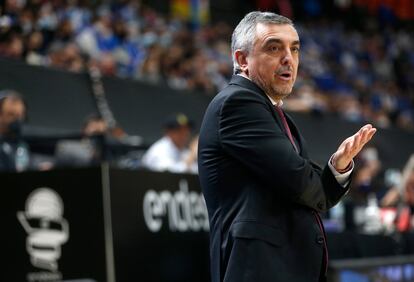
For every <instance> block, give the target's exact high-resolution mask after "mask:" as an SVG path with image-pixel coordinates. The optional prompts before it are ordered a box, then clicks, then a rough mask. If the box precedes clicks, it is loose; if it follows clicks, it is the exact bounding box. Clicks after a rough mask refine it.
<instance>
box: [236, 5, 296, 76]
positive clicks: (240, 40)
mask: <svg viewBox="0 0 414 282" xmlns="http://www.w3.org/2000/svg"><path fill="white" fill-rule="evenodd" d="M258 23H264V24H279V25H283V24H289V25H292V26H293V22H292V21H291V20H290V19H288V18H286V17H284V16H281V15H278V14H274V13H271V12H259V11H255V12H250V13H248V14H247V15H246V16H244V18H243V19H242V20H241V21H240V23H239V24H238V25H237V26H236V28H235V29H234V31H233V35H232V36H231V54H232V59H233V72H234V74H238V73H240V72H241V69H240V66H239V64H238V63H237V61H236V58H235V56H234V52H236V50H242V51H244V52H247V53H249V52H250V51H251V50H252V48H253V44H254V40H255V39H256V26H257V24H258Z"/></svg>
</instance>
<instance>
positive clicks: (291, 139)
mask: <svg viewBox="0 0 414 282" xmlns="http://www.w3.org/2000/svg"><path fill="white" fill-rule="evenodd" d="M275 108H276V111H277V113H278V114H279V117H280V119H281V120H282V123H283V126H284V127H285V132H286V135H287V136H288V138H289V140H290V143H292V145H293V147H294V148H295V151H296V152H297V153H299V150H298V147H296V144H295V141H294V140H293V136H292V133H291V132H290V129H289V125H288V123H287V120H286V117H285V114H284V113H283V111H282V109H281V108H280V107H278V106H275Z"/></svg>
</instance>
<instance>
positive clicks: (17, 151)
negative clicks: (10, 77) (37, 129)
mask: <svg viewBox="0 0 414 282" xmlns="http://www.w3.org/2000/svg"><path fill="white" fill-rule="evenodd" d="M25 119H26V104H25V102H24V100H23V97H22V96H21V95H20V94H19V93H17V92H16V91H13V90H4V91H2V92H1V94H0V170H1V171H9V172H13V171H17V172H20V171H24V170H26V169H28V168H29V164H30V156H29V148H28V145H27V143H26V142H25V141H24V140H23V138H22V135H21V130H22V124H23V122H24V121H25Z"/></svg>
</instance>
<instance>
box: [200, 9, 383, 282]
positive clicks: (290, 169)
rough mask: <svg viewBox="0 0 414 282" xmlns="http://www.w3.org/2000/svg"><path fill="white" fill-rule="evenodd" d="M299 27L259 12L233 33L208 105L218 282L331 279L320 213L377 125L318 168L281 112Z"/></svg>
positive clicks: (208, 172) (203, 135) (206, 174)
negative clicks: (221, 78)
mask: <svg viewBox="0 0 414 282" xmlns="http://www.w3.org/2000/svg"><path fill="white" fill-rule="evenodd" d="M299 47H300V42H299V36H298V34H297V32H296V30H295V28H294V27H293V24H292V22H291V21H290V20H289V19H287V18H285V17H283V16H279V15H276V14H273V13H261V12H252V13H249V14H248V15H246V16H245V17H244V19H243V20H242V21H241V22H240V23H239V24H238V26H237V27H236V29H235V30H234V32H233V36H232V56H233V62H234V70H235V75H234V76H233V78H232V80H231V81H230V83H229V85H228V87H226V88H225V89H224V90H223V91H221V92H220V93H219V94H218V95H217V96H216V97H215V98H214V99H213V101H212V102H211V103H210V105H209V107H208V109H207V111H206V113H205V116H204V120H203V123H202V126H201V131H200V139H199V159H198V160H199V174H200V182H201V186H202V189H203V192H204V196H205V199H206V203H207V208H208V212H209V220H210V248H211V275H212V281H214V282H219V281H225V282H230V281H234V282H243V281H246V282H247V281H248V282H265V281H266V282H267V281H269V282H280V281H283V282H293V281H294V282H301V281H302V282H312V281H315V282H316V281H325V280H326V270H327V263H328V253H327V248H326V241H325V236H324V230H323V226H322V222H321V219H320V217H319V214H318V212H320V211H326V210H327V209H329V208H330V207H332V206H334V205H335V204H336V203H337V202H338V201H339V200H340V198H341V197H342V196H343V195H344V194H345V193H346V192H347V190H348V186H349V181H350V179H349V178H350V174H351V172H352V168H353V161H352V159H353V157H354V156H355V155H356V154H357V153H358V152H359V151H360V150H361V148H362V147H363V146H364V145H365V144H366V143H367V142H368V141H369V140H370V139H371V138H372V136H373V135H374V133H375V131H376V129H375V128H373V127H372V126H371V125H366V126H364V127H362V128H361V129H360V130H359V131H358V132H357V133H356V134H354V135H353V136H351V137H349V138H347V139H346V140H345V141H344V142H343V143H342V144H341V145H340V146H339V148H338V150H337V151H336V152H335V153H334V154H333V155H332V157H331V159H330V160H329V162H328V164H327V165H326V166H325V168H324V169H321V168H320V167H318V166H317V165H316V164H314V163H313V162H312V161H311V160H309V158H308V155H307V150H306V144H305V142H304V140H303V138H302V136H301V135H300V133H299V130H298V129H297V128H296V126H295V124H294V123H293V121H292V120H291V119H290V118H289V117H288V116H285V114H284V112H283V111H282V109H281V108H280V106H281V105H282V100H283V98H284V97H286V96H287V95H289V94H290V92H291V91H292V87H293V84H294V82H295V79H296V74H297V69H298V64H299Z"/></svg>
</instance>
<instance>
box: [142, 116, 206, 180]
mask: <svg viewBox="0 0 414 282" xmlns="http://www.w3.org/2000/svg"><path fill="white" fill-rule="evenodd" d="M191 128H192V122H191V121H190V120H189V119H188V117H187V116H186V115H184V114H182V113H179V114H176V115H172V116H171V117H169V118H168V119H167V120H166V121H165V124H164V136H163V137H162V138H161V139H159V140H158V141H157V142H155V143H154V144H153V145H152V146H151V147H150V148H149V149H148V151H147V152H146V153H145V154H144V156H143V158H142V165H143V166H144V167H146V168H148V169H150V170H154V171H171V172H177V173H182V172H190V173H197V159H196V158H197V145H198V139H197V138H195V139H193V140H192V141H191V143H190V145H189V146H188V147H187V144H188V142H189V140H190V136H191Z"/></svg>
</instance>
